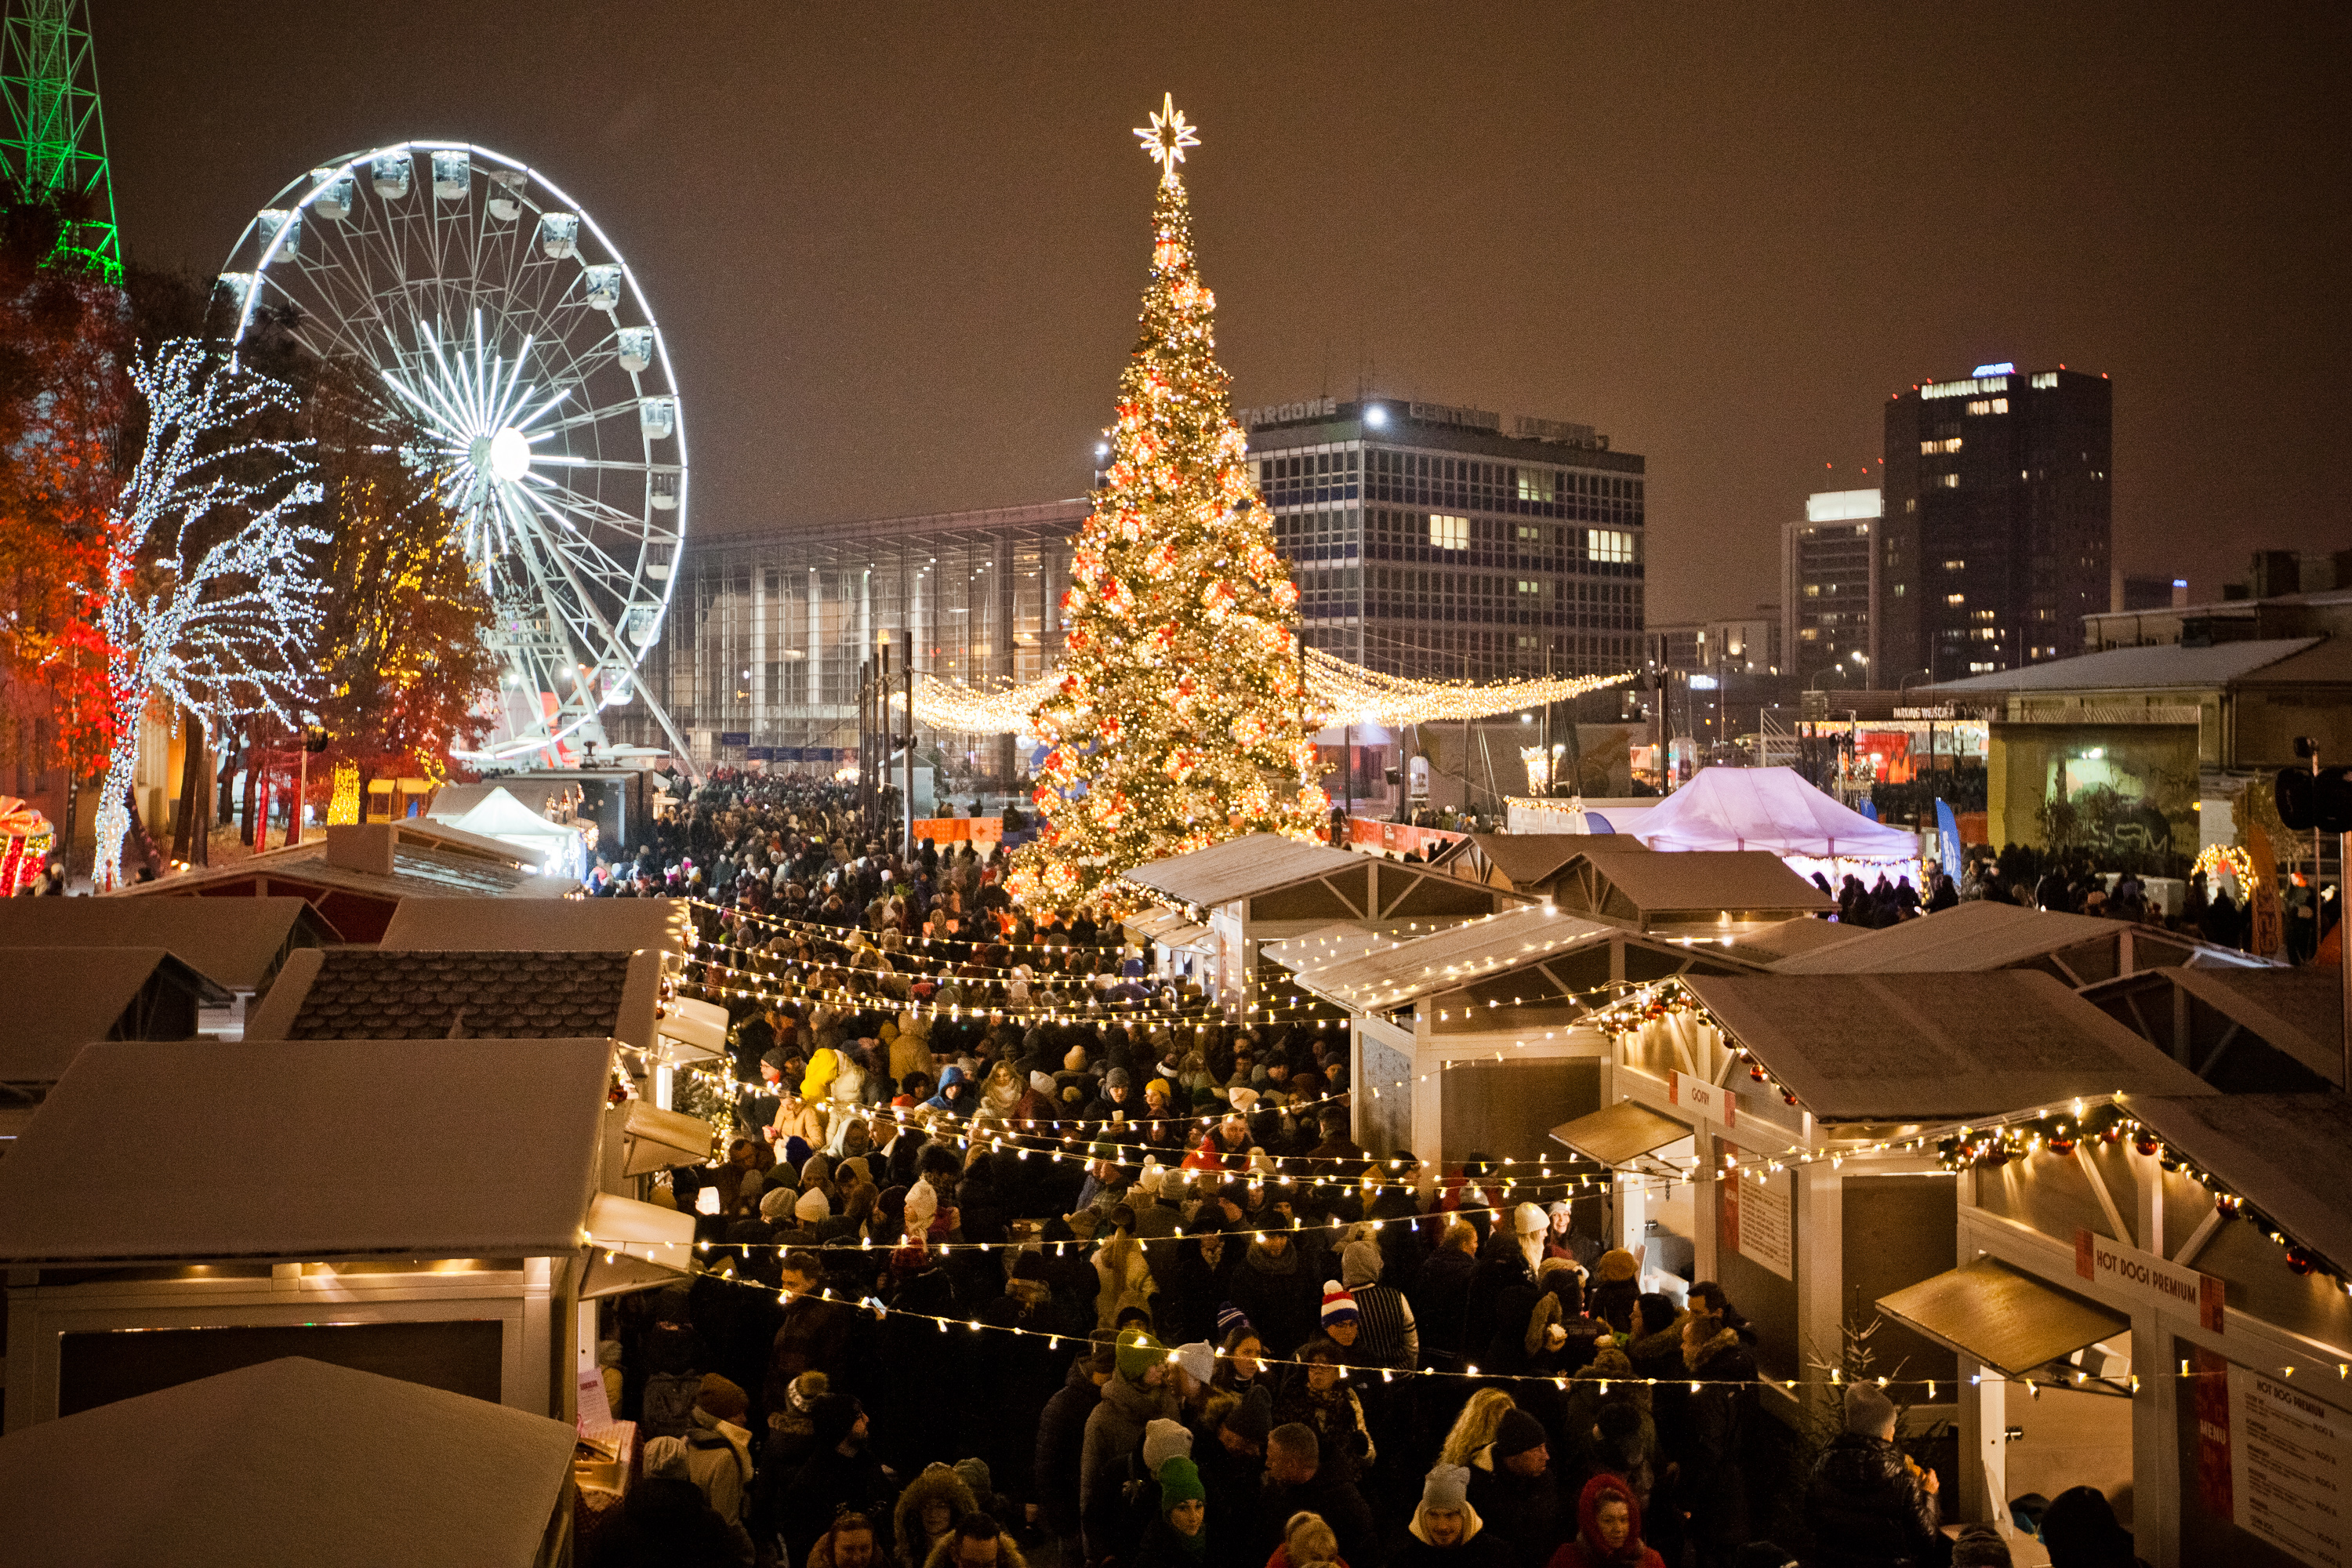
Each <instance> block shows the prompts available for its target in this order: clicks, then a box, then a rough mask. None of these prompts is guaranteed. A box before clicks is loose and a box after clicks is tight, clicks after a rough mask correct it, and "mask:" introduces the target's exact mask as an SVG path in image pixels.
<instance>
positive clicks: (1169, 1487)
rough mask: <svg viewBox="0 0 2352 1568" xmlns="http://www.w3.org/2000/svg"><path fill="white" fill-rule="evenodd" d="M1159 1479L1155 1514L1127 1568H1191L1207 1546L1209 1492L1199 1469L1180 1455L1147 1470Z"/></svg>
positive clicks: (1201, 1559)
mask: <svg viewBox="0 0 2352 1568" xmlns="http://www.w3.org/2000/svg"><path fill="white" fill-rule="evenodd" d="M1151 1473H1152V1474H1153V1475H1154V1476H1155V1477H1156V1478H1157V1479H1158V1480H1159V1482H1160V1510H1159V1517H1158V1518H1156V1519H1154V1520H1153V1521H1151V1525H1150V1528H1149V1529H1147V1530H1146V1531H1144V1532H1143V1540H1142V1542H1141V1543H1140V1544H1139V1545H1138V1546H1137V1548H1136V1550H1135V1554H1134V1556H1133V1558H1132V1559H1131V1560H1130V1568H1191V1565H1192V1564H1194V1563H1201V1562H1202V1561H1204V1560H1205V1559H1206V1558H1207V1556H1208V1549H1209V1502H1208V1499H1209V1492H1208V1489H1207V1488H1206V1487H1205V1486H1203V1485H1202V1481H1201V1472H1200V1469H1199V1468H1198V1467H1197V1466H1195V1465H1194V1464H1193V1463H1192V1460H1191V1459H1190V1458H1187V1457H1185V1456H1184V1455H1182V1454H1175V1455H1171V1456H1170V1457H1169V1458H1167V1459H1166V1460H1164V1461H1163V1462H1162V1463H1161V1464H1160V1466H1159V1468H1157V1469H1155V1470H1153V1471H1152V1472H1151Z"/></svg>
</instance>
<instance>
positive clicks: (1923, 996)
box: [1684, 969, 2213, 1122]
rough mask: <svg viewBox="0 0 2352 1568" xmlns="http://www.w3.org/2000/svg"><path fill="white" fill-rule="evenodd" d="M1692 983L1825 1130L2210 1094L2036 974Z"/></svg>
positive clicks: (1741, 978)
mask: <svg viewBox="0 0 2352 1568" xmlns="http://www.w3.org/2000/svg"><path fill="white" fill-rule="evenodd" d="M1684 984H1687V985H1688V986H1689V987H1690V988H1691V991H1692V992H1693V993H1694V994H1696V996H1697V997H1698V999H1699V1001H1700V1002H1701V1003H1703V1004H1704V1005H1706V1009H1707V1011H1708V1012H1709V1013H1712V1014H1713V1015H1714V1016H1715V1017H1716V1019H1717V1022H1718V1023H1720V1024H1721V1025H1722V1026H1724V1028H1725V1029H1726V1030H1727V1031H1728V1032H1729V1033H1730V1034H1731V1035H1732V1036H1733V1037H1735V1038H1737V1039H1738V1042H1739V1043H1740V1044H1741V1045H1742V1046H1744V1047H1747V1048H1748V1050H1749V1051H1751V1052H1753V1053H1754V1054H1755V1056H1756V1057H1757V1058H1758V1060H1759V1062H1760V1063H1761V1064H1762V1066H1763V1067H1764V1068H1765V1069H1766V1070H1767V1071H1769V1073H1770V1074H1771V1075H1772V1076H1773V1077H1774V1078H1776V1079H1779V1080H1780V1082H1781V1083H1783V1084H1785V1085H1786V1086H1787V1087H1788V1088H1789V1089H1790V1091H1791V1092H1793V1093H1794V1094H1795V1095H1796V1096H1797V1099H1798V1100H1799V1102H1800V1103H1801V1105H1802V1106H1803V1107H1804V1109H1805V1110H1809V1111H1811V1113H1812V1114H1813V1115H1814V1116H1816V1117H1818V1118H1820V1119H1821V1120H1822V1121H1896V1122H1918V1121H1925V1122H1942V1121H1968V1120H1969V1119H1972V1118H1979V1117H1987V1116H2000V1115H2005V1114H2007V1113H2009V1112H2011V1111H2019V1110H2029V1109H2031V1108H2032V1107H2035V1106H2042V1105H2053V1104H2056V1103H2058V1102H2060V1101H2063V1100H2075V1099H2085V1100H2088V1099H2105V1098H2106V1097H2107V1096H2108V1095H2111V1094H2118V1093H2121V1094H2180V1095H2193V1094H2210V1093H2211V1092H2213V1091H2212V1090H2211V1089H2210V1088H2208V1087H2207V1086H2206V1085H2205V1084H2204V1083H2203V1082H2202V1081H2201V1080H2200V1079H2198V1078H2197V1076H2196V1075H2195V1074H2193V1073H2191V1072H2190V1071H2189V1069H2188V1068H2184V1067H2182V1066H2180V1065H2179V1063H2177V1062H2175V1061H2173V1060H2172V1058H2169V1057H2168V1056H2166V1055H2165V1054H2164V1053H2163V1052H2161V1051H2159V1050H2158V1049H2157V1048H2156V1047H2153V1046H2151V1045H2149V1044H2148V1043H2147V1041H2146V1040H2143V1039H2141V1038H2140V1037H2138V1036H2137V1035H2135V1034H2133V1033H2132V1032H2131V1031H2130V1030H2129V1029H2126V1028H2125V1027H2124V1026H2122V1025H2121V1024H2118V1023H2116V1021H2115V1020H2114V1019H2113V1018H2110V1017H2108V1016H2106V1015H2105V1013H2103V1012H2101V1011H2099V1009H2098V1008H2097V1007H2096V1006H2095V1005H2092V1004H2091V1003H2089V1002H2087V1001H2085V1000H2084V999H2083V998H2082V997H2081V996H2079V995H2077V994H2075V993H2074V991H2073V990H2071V989H2069V988H2068V987H2067V986H2066V984H2064V983H2063V982H2062V981H2060V980H2059V979H2058V978H2057V977H2056V976H2054V975H2050V974H2045V973H2042V972H2041V971H2039V970H2031V969H2000V970H1994V971H1991V972H1990V973H1980V974H1887V975H1877V974H1757V975H1736V976H1728V977H1727V976H1718V975H1692V976H1686V977H1685V981H1684ZM1996 1021H1997V1026H1995V1025H1996Z"/></svg>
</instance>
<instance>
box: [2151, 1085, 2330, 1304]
mask: <svg viewBox="0 0 2352 1568" xmlns="http://www.w3.org/2000/svg"><path fill="white" fill-rule="evenodd" d="M2124 1110H2126V1112H2127V1113H2129V1114H2130V1115H2132V1116H2134V1117H2136V1118H2137V1119H2138V1120H2139V1121H2141V1122H2143V1123H2145V1124H2146V1125H2147V1126H2148V1127H2150V1128H2153V1129H2154V1130H2155V1131H2156V1135H2157V1136H2158V1138H2161V1139H2162V1140H2164V1142H2166V1144H2168V1145H2169V1146H2170V1148H2171V1149H2172V1150H2173V1151H2174V1152H2176V1153H2179V1154H2181V1155H2184V1156H2186V1157H2187V1159H2188V1161H2189V1163H2191V1164H2193V1165H2195V1166H2196V1167H2198V1168H2199V1169H2200V1170H2202V1171H2205V1172H2207V1173H2210V1174H2211V1175H2212V1176H2213V1178H2214V1179H2215V1180H2216V1181H2218V1182H2219V1183H2220V1184H2221V1186H2222V1187H2223V1188H2224V1189H2226V1190H2228V1191H2230V1192H2232V1193H2235V1194H2238V1195H2239V1196H2240V1197H2242V1198H2243V1199H2245V1201H2246V1202H2247V1204H2248V1205H2251V1206H2252V1207H2253V1208H2255V1209H2258V1210H2260V1211H2261V1212H2262V1213H2263V1214H2264V1215H2268V1216H2269V1217H2270V1218H2271V1220H2272V1221H2273V1223H2275V1224H2276V1225H2277V1226H2278V1227H2279V1228H2280V1229H2281V1230H2282V1231H2284V1232H2285V1233H2286V1234H2287V1235H2288V1236H2290V1237H2294V1239H2295V1240H2297V1241H2299V1242H2301V1243H2303V1244H2304V1245H2305V1247H2311V1248H2313V1249H2314V1250H2315V1251H2317V1252H2319V1253H2321V1254H2323V1255H2324V1256H2326V1258H2327V1259H2328V1261H2329V1262H2331V1263H2333V1264H2335V1265H2336V1268H2339V1269H2341V1268H2352V1211H2347V1209H2346V1207H2345V1203H2344V1177H2345V1173H2346V1172H2347V1171H2352V1097H2347V1096H2346V1095H2343V1094H2339V1093H2336V1091H2334V1090H2332V1089H2331V1090H2328V1091H2326V1092H2325V1093H2319V1094H2201V1095H2197V1096H2195V1097H2193V1098H2192V1097H2186V1096H2184V1097H2180V1098H2177V1099H2176V1098H2170V1097H2166V1096H2158V1095H2132V1096H2130V1097H2128V1098H2127V1099H2126V1100H2125V1101H2124Z"/></svg>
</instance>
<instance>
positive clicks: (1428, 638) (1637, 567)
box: [1238, 395, 1646, 680]
mask: <svg viewBox="0 0 2352 1568" xmlns="http://www.w3.org/2000/svg"><path fill="white" fill-rule="evenodd" d="M1238 414H1239V416H1240V418H1241V421H1242V424H1243V426H1244V428H1245V429H1246V430H1247V431H1248V432H1249V447H1250V458H1251V460H1252V461H1253V462H1255V464H1256V465H1257V469H1258V475H1257V477H1258V484H1259V488H1260V490H1261V492H1262V493H1263V494H1264V496H1265V501H1266V504H1267V505H1268V506H1270V507H1271V508H1273V510H1274V514H1275V542H1276V547H1277V548H1278V549H1279V550H1281V552H1283V554H1284V556H1285V557H1286V559H1287V560H1288V561H1289V562H1290V563H1291V566H1292V570H1293V573H1294V574H1295V575H1296V577H1297V583H1298V589H1299V613H1300V615H1301V616H1302V621H1303V631H1304V635H1305V637H1306V639H1307V645H1308V646H1309V647H1320V648H1324V649H1326V650H1328V652H1330V653H1332V654H1334V655H1336V656H1337V657H1339V658H1344V659H1348V660H1349V661H1351V662H1353V663H1358V664H1361V665H1364V666H1366V667H1368V668H1372V669H1377V670H1381V671H1385V672H1387V673H1390V674H1394V675H1402V676H1407V677H1412V678H1415V679H1429V680H1461V679H1471V680H1495V679H1505V678H1509V677H1517V676H1528V675H1541V674H1544V673H1545V672H1546V671H1547V670H1549V671H1551V672H1553V673H1557V674H1595V675H1598V674H1612V673H1615V672H1616V671H1619V670H1623V669H1630V668H1634V667H1635V665H1636V664H1637V663H1638V662H1639V660H1640V658H1641V657H1642V624H1643V558H1644V555H1645V551H1644V548H1643V531H1644V523H1645V519H1646V512H1645V500H1644V497H1643V487H1644V482H1645V480H1644V476H1645V472H1646V468H1645V465H1644V463H1643V459H1642V458H1639V457H1636V456H1634V455H1633V454H1632V453H1630V452H1619V451H1614V450H1612V449H1611V447H1610V445H1609V438H1608V437H1606V436H1603V435H1600V434H1598V433H1597V432H1595V431H1594V430H1593V429H1592V427H1591V426H1586V425H1571V424H1565V423H1561V422H1559V421H1554V420H1548V419H1537V418H1533V417H1529V416H1516V417H1514V418H1513V419H1512V420H1511V421H1510V422H1509V428H1508V430H1506V429H1505V426H1504V420H1503V418H1502V416H1500V415H1498V414H1495V413H1491V412H1488V411H1486V410H1483V409H1476V408H1462V407H1454V406H1451V405H1441V404H1433V403H1419V402H1414V401H1412V400H1411V399H1409V398H1391V397H1383V396H1377V395H1368V396H1365V397H1361V398H1359V399H1357V400H1354V401H1351V402H1341V401H1339V400H1337V399H1334V398H1329V397H1322V398H1312V399H1308V400H1307V401H1305V402H1301V403H1291V404H1284V405H1276V406H1272V407H1265V408H1244V409H1241V410H1239V411H1238Z"/></svg>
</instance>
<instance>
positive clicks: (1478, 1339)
mask: <svg viewBox="0 0 2352 1568" xmlns="http://www.w3.org/2000/svg"><path fill="white" fill-rule="evenodd" d="M1507 1218H1508V1219H1509V1220H1510V1222H1511V1228H1510V1229H1509V1230H1508V1231H1506V1230H1505V1229H1504V1228H1503V1227H1502V1226H1496V1227H1495V1234H1494V1235H1493V1236H1492V1237H1489V1238H1488V1240H1487V1242H1486V1249H1485V1251H1484V1252H1482V1253H1481V1254H1480V1255H1479V1258H1478V1269H1477V1272H1476V1273H1475V1274H1474V1275H1472V1276H1471V1280H1470V1306H1469V1310H1468V1321H1467V1322H1466V1323H1465V1327H1464V1346H1463V1349H1464V1353H1465V1354H1467V1355H1468V1356H1470V1358H1471V1359H1472V1360H1473V1361H1475V1362H1476V1363H1478V1364H1479V1365H1480V1366H1482V1367H1484V1368H1486V1370H1487V1371H1489V1372H1497V1371H1510V1372H1517V1371H1519V1370H1521V1366H1522V1363H1524V1361H1525V1359H1526V1354H1525V1352H1523V1351H1521V1350H1520V1348H1519V1344H1520V1339H1521V1336H1522V1335H1524V1334H1525V1333H1526V1331H1527V1322H1528V1312H1529V1311H1530V1310H1533V1308H1534V1306H1535V1304H1536V1297H1537V1296H1538V1294H1540V1293H1541V1291H1542V1289H1543V1288H1542V1286H1541V1285H1540V1284H1539V1283H1538V1280H1537V1278H1536V1268H1537V1265H1538V1264H1540V1263H1541V1262H1542V1261H1543V1238H1544V1233H1545V1230H1546V1229H1547V1227H1548V1226H1549V1225H1550V1223H1551V1221H1550V1220H1549V1217H1548V1216H1547V1215H1545V1214H1544V1212H1543V1210H1541V1209H1539V1208H1538V1207H1536V1205H1533V1204H1521V1205H1518V1206H1517V1208H1515V1209H1513V1210H1512V1211H1511V1212H1510V1214H1509V1215H1507Z"/></svg>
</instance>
